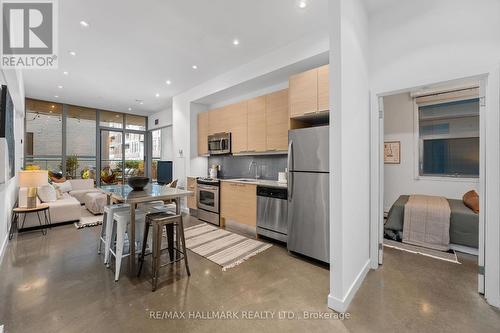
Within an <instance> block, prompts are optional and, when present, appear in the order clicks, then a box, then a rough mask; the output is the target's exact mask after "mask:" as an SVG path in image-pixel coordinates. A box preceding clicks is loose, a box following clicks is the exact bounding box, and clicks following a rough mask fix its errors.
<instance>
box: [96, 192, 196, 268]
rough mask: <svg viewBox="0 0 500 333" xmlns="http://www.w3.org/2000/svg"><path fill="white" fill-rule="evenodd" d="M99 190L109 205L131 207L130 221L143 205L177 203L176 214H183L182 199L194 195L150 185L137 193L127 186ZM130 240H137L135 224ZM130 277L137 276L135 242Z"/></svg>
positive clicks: (131, 247) (132, 246)
mask: <svg viewBox="0 0 500 333" xmlns="http://www.w3.org/2000/svg"><path fill="white" fill-rule="evenodd" d="M99 188H100V189H101V190H102V191H104V193H106V194H107V204H108V205H110V204H112V203H125V204H129V205H130V221H135V210H136V209H137V205H138V204H141V203H147V202H153V201H163V202H173V203H175V213H176V214H180V213H181V198H183V197H188V196H191V195H194V193H193V192H192V191H187V190H183V189H178V188H174V187H169V186H166V185H160V184H156V183H149V184H148V185H146V186H145V187H144V188H143V190H141V191H137V190H134V189H132V187H130V186H129V185H127V184H118V185H101V186H99ZM128 232H129V239H131V240H135V223H133V222H132V223H129V226H128ZM129 244H130V245H129V248H130V255H129V265H128V266H129V275H130V276H131V277H133V276H135V274H136V269H135V267H136V259H137V258H136V248H135V247H136V246H135V241H130V242H129Z"/></svg>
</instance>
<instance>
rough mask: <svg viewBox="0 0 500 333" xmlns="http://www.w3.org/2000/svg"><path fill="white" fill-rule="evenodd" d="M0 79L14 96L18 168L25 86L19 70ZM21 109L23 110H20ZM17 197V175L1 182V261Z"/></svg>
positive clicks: (5, 72) (22, 129)
mask: <svg viewBox="0 0 500 333" xmlns="http://www.w3.org/2000/svg"><path fill="white" fill-rule="evenodd" d="M0 81H1V82H2V84H6V85H7V86H8V88H9V92H10V94H11V97H12V101H13V103H14V108H15V117H14V135H15V142H16V143H15V149H16V170H19V169H20V168H21V166H22V159H23V149H24V147H23V144H22V143H21V140H23V139H24V117H23V113H24V88H23V83H22V76H21V74H20V73H19V72H16V71H12V70H7V71H2V72H0ZM20 110H21V111H20ZM16 197H17V177H14V178H11V179H10V180H9V181H8V182H7V183H5V184H0V262H1V259H2V258H3V254H4V251H5V247H6V245H7V241H8V233H9V228H10V217H11V212H12V207H13V206H14V204H15V202H16Z"/></svg>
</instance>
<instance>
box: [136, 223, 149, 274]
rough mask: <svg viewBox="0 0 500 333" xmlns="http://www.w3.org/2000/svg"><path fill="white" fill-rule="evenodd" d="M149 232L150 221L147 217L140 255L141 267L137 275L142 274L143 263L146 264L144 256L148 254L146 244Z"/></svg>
mask: <svg viewBox="0 0 500 333" xmlns="http://www.w3.org/2000/svg"><path fill="white" fill-rule="evenodd" d="M148 233H149V221H148V219H147V218H146V223H145V226H144V236H143V240H142V251H141V255H140V256H139V269H138V270H137V277H139V276H141V271H142V265H143V264H144V256H145V255H146V246H147V244H148Z"/></svg>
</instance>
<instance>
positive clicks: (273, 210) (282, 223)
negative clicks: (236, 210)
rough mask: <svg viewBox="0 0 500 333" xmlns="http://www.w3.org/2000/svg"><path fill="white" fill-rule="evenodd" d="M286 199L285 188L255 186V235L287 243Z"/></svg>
mask: <svg viewBox="0 0 500 333" xmlns="http://www.w3.org/2000/svg"><path fill="white" fill-rule="evenodd" d="M287 199H288V192H287V189H286V188H278V187H267V186H257V234H259V235H262V236H265V237H269V238H272V239H276V240H279V241H281V242H286V241H287V229H288V200H287Z"/></svg>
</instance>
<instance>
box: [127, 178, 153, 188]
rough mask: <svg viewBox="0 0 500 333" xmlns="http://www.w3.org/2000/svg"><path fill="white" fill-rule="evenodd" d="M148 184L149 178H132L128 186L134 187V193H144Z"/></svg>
mask: <svg viewBox="0 0 500 333" xmlns="http://www.w3.org/2000/svg"><path fill="white" fill-rule="evenodd" d="M148 183H149V178H148V177H130V178H129V179H128V185H129V186H130V187H132V188H133V189H134V191H142V190H143V189H144V187H145V186H146V185H147V184H148Z"/></svg>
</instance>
